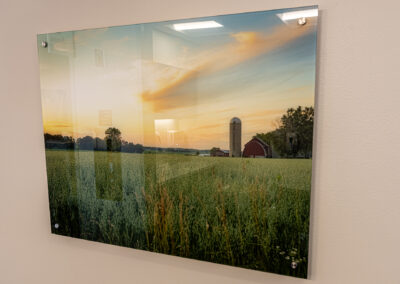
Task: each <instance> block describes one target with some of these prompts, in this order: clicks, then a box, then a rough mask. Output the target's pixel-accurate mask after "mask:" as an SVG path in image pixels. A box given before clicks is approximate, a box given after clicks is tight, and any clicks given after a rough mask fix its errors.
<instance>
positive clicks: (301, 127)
mask: <svg viewBox="0 0 400 284" xmlns="http://www.w3.org/2000/svg"><path fill="white" fill-rule="evenodd" d="M313 124H314V108H313V107H305V108H302V107H301V106H299V107H297V108H296V109H294V108H289V109H288V110H287V111H286V114H284V115H283V116H282V117H281V119H280V121H279V125H278V127H277V128H276V129H275V130H273V131H270V132H267V133H257V134H256V137H258V138H260V139H262V140H263V141H265V142H266V143H267V144H269V145H270V146H271V147H272V148H273V150H274V151H276V152H278V153H279V155H280V156H281V157H297V156H298V155H299V154H300V155H302V156H304V157H305V158H310V157H311V153H312V140H313Z"/></svg>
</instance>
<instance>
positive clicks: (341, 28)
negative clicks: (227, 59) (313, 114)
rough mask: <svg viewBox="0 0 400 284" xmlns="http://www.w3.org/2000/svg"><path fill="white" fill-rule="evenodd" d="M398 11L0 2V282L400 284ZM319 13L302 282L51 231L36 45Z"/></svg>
mask: <svg viewBox="0 0 400 284" xmlns="http://www.w3.org/2000/svg"><path fill="white" fill-rule="evenodd" d="M399 3H400V2H399V1H395V0H393V1H370V0H369V1H368V0H357V1H356V0H347V1H344V0H342V1H335V0H325V1H324V0H320V1H318V0H314V1H306V0H304V1H289V0H276V1H265V0H246V1H232V0H219V1H218V0H202V1H194V0H169V1H167V0H164V1H157V0H146V1H138V0H116V1H106V0H91V1H82V0H64V1H61V0H38V1H29V0H24V1H11V0H10V1H6V0H0V126H1V127H0V154H1V155H0V158H1V160H0V161H1V163H0V192H1V195H0V283H5V284H9V283H41V284H44V283H204V282H205V283H278V284H279V283H284V284H289V283H315V284H329V283H335V284H336V283H352V284H353V283H363V284H368V283H374V284H376V283H400V272H399V267H400V264H399V263H400V246H399V243H400V167H399V161H400V149H399V146H400V124H399V123H400V111H399V109H400V87H399V86H400V54H399V52H400V19H399V8H400V4H399ZM310 4H319V5H320V9H321V11H322V12H321V21H320V33H319V54H318V58H319V64H318V69H319V70H318V97H317V103H316V108H317V124H316V130H317V131H316V151H315V159H314V163H315V164H314V165H315V170H314V188H313V190H314V192H313V200H312V227H311V229H312V230H311V248H312V250H311V275H310V277H311V280H310V281H307V280H299V279H294V278H289V277H284V276H278V275H274V274H269V273H262V272H257V271H250V270H244V269H239V268H233V267H228V266H223V265H216V264H211V263H206V262H199V261H194V260H187V259H183V258H177V257H171V256H165V255H158V254H154V253H148V252H143V251H137V250H133V249H128V248H121V247H115V246H110V245H104V244H100V243H94V242H88V241H83V240H78V239H72V238H66V237H60V236H56V235H51V234H50V226H49V210H48V200H47V188H46V175H45V159H44V143H43V138H42V137H43V136H42V121H41V109H40V108H41V106H40V93H39V74H38V58H37V54H36V34H37V33H46V32H56V31H65V30H75V29H82V28H95V27H104V26H112V25H123V24H133V23H141V22H151V21H160V20H169V19H178V18H187V17H198V16H209V15H218V14H226V13H237V12H244V11H256V10H267V9H274V8H286V7H292V6H303V5H310Z"/></svg>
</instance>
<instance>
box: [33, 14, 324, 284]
mask: <svg viewBox="0 0 400 284" xmlns="http://www.w3.org/2000/svg"><path fill="white" fill-rule="evenodd" d="M317 15H318V10H317V7H315V6H312V7H302V8H296V9H285V10H275V11H266V12H255V13H244V14H235V15H224V16H215V17H207V18H197V19H185V20H177V21H168V22H158V23H147V24H136V25H130V26H119V27H111V28H101V29H92V30H81V31H72V32H61V33H51V34H42V35H39V36H38V43H37V44H38V50H39V58H40V79H41V89H42V105H43V126H44V138H45V146H46V162H47V177H48V189H49V201H50V213H51V228H52V232H53V233H55V234H60V235H65V236H71V237H76V238H82V239H87V240H93V241H99V242H104V243H108V244H113V245H120V246H126V247H131V248H136V249H142V250H148V251H152V252H159V253H165V254H170V255H176V256H181V257H188V258H193V259H198V260H204V261H211V262H215V263H220V264H227V265H233V266H238V267H243V268H249V269H256V270H262V271H269V272H275V273H280V274H285V275H292V276H296V277H307V267H308V260H309V258H308V257H309V255H308V240H309V213H310V190H311V166H312V137H313V120H314V108H313V107H314V92H315V61H316V37H317Z"/></svg>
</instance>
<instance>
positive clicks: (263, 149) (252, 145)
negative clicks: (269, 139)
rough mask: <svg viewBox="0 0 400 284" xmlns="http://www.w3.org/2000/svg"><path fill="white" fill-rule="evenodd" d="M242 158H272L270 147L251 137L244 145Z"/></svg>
mask: <svg viewBox="0 0 400 284" xmlns="http://www.w3.org/2000/svg"><path fill="white" fill-rule="evenodd" d="M242 157H244V158H272V149H271V147H270V146H269V145H268V144H267V143H265V142H264V141H263V140H261V139H260V138H258V137H253V139H251V140H250V141H249V142H247V143H246V144H245V145H244V149H243V154H242Z"/></svg>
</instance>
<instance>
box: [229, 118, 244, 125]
mask: <svg viewBox="0 0 400 284" xmlns="http://www.w3.org/2000/svg"><path fill="white" fill-rule="evenodd" d="M231 123H232V124H237V123H242V121H241V120H240V119H239V118H238V117H234V118H232V119H231Z"/></svg>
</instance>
